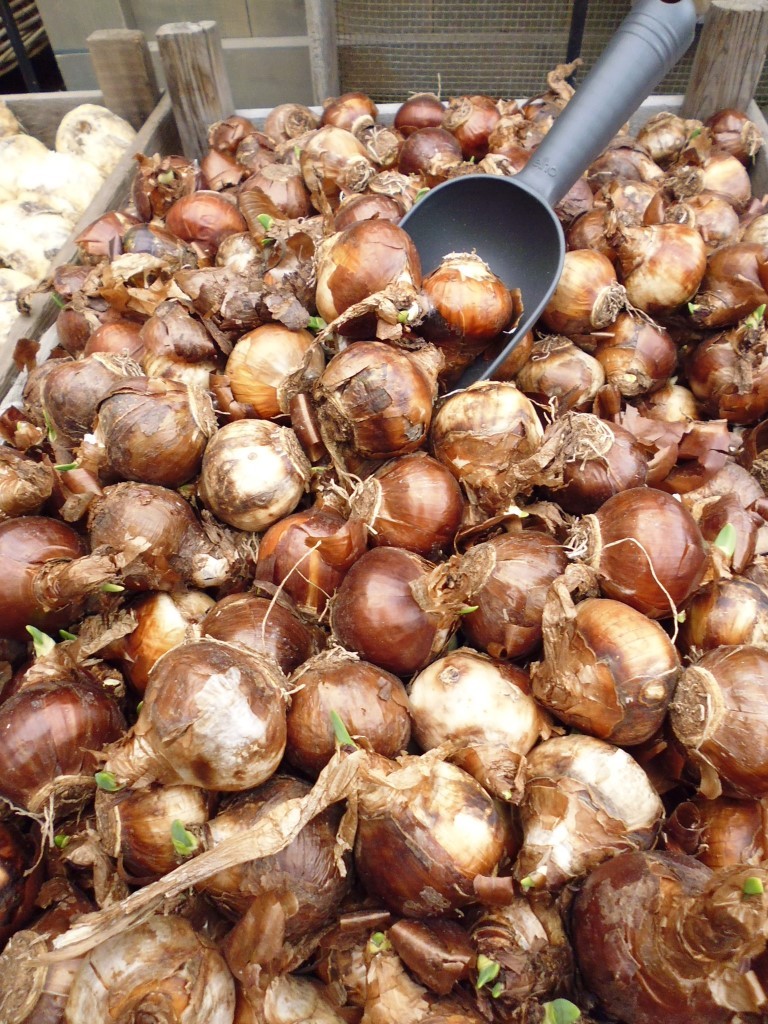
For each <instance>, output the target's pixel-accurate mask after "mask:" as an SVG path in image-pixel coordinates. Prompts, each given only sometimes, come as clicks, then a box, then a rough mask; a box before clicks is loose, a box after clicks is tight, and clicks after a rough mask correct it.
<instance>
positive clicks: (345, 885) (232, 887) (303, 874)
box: [200, 774, 351, 941]
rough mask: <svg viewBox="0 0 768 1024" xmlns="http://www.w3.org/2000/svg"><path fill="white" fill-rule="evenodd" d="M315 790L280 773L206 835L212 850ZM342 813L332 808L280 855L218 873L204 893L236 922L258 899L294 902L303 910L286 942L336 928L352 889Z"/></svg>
mask: <svg viewBox="0 0 768 1024" xmlns="http://www.w3.org/2000/svg"><path fill="white" fill-rule="evenodd" d="M310 788H311V786H310V784H309V783H308V782H305V781H303V780H300V779H295V778H292V777H290V776H288V775H282V774H279V775H275V776H273V778H271V779H269V780H268V781H267V782H265V783H263V784H262V785H261V786H259V787H258V788H256V789H254V790H252V791H250V792H249V793H244V794H242V795H240V796H237V797H233V798H232V799H230V800H228V801H227V802H226V803H225V804H224V806H223V807H221V808H220V810H219V812H218V814H217V815H216V816H215V817H214V818H211V820H210V821H209V822H208V825H207V826H206V828H205V829H204V830H203V841H204V844H205V846H206V848H208V849H215V848H216V846H217V845H218V844H219V843H222V842H223V841H225V840H226V839H228V838H229V837H231V836H234V835H243V834H244V833H245V832H247V831H248V830H249V829H252V828H253V827H254V826H255V825H256V824H257V823H258V822H259V820H260V819H261V818H262V817H263V816H264V815H265V814H266V813H268V812H272V811H274V810H275V809H276V808H278V807H280V806H281V804H286V805H288V803H289V801H292V800H297V799H300V798H302V797H305V796H306V795H307V793H308V792H309V790H310ZM341 814H342V808H341V807H340V806H335V807H329V808H326V810H324V811H322V812H321V813H320V814H318V815H317V816H316V817H315V818H313V819H312V820H311V821H310V822H308V823H307V825H306V826H305V827H304V828H303V829H302V830H301V831H300V832H299V834H298V835H297V836H296V838H295V839H294V840H293V841H292V842H291V843H289V844H288V845H287V846H286V847H285V848H284V849H282V850H281V851H279V852H278V853H275V854H273V855H271V856H268V857H261V858H257V859H255V860H250V861H246V862H245V863H244V864H239V865H237V866H236V867H232V868H228V869H225V870H223V871H218V872H217V873H216V874H215V875H212V876H211V877H210V878H208V879H207V880H206V881H205V882H204V883H202V885H201V886H200V889H201V891H203V892H205V893H206V895H207V896H208V898H209V899H211V900H213V902H214V903H215V905H216V906H217V907H219V908H220V909H221V910H223V912H224V913H225V914H227V916H231V917H235V918H237V917H240V916H241V915H242V914H244V913H246V912H247V910H248V908H249V907H250V906H251V904H252V903H253V902H254V900H258V899H265V898H266V899H269V898H270V897H281V896H282V897H286V896H290V897H293V898H295V900H296V902H297V904H298V906H297V907H296V911H295V913H293V914H292V915H290V917H289V918H288V920H287V921H286V939H287V940H288V941H296V940H298V939H300V938H302V937H306V936H308V935H311V934H313V933H314V932H315V931H316V930H317V929H319V928H322V927H324V926H325V925H327V924H328V923H330V921H331V920H332V919H333V916H334V914H335V913H336V912H337V911H338V907H339V904H340V902H341V901H342V900H343V898H344V897H345V896H346V894H347V892H348V890H349V888H350V885H351V878H350V876H349V873H348V872H346V866H345V865H344V864H343V862H340V863H337V861H336V857H335V851H336V832H337V830H338V827H339V823H340V820H341ZM347 859H348V858H347ZM342 868H343V869H344V870H342ZM344 872H346V873H344Z"/></svg>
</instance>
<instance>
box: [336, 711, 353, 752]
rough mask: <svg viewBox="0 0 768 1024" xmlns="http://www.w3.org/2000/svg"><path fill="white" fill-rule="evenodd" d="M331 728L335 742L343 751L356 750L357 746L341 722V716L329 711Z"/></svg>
mask: <svg viewBox="0 0 768 1024" xmlns="http://www.w3.org/2000/svg"><path fill="white" fill-rule="evenodd" d="M330 717H331V728H332V729H333V735H334V736H335V737H336V742H337V743H338V744H339V746H340V747H342V748H343V749H345V750H357V744H356V743H355V741H354V740H353V739H352V737H351V736H350V735H349V730H348V729H347V727H346V725H344V723H343V721H342V720H341V716H340V715H339V713H338V712H337V711H331V716H330Z"/></svg>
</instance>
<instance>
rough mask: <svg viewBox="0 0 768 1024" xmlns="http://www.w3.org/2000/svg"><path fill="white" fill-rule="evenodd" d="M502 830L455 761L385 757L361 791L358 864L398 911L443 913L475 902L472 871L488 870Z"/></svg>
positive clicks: (368, 883)
mask: <svg viewBox="0 0 768 1024" xmlns="http://www.w3.org/2000/svg"><path fill="white" fill-rule="evenodd" d="M425 756H426V755H425ZM505 833H506V828H505V825H504V823H503V820H502V818H501V816H500V814H499V812H498V810H497V809H496V806H495V804H494V802H493V801H492V800H491V798H490V797H489V796H488V794H487V793H486V791H485V790H484V789H483V788H482V787H481V786H480V784H479V783H477V782H475V780H474V779H473V778H472V777H471V776H470V775H468V774H467V773H466V772H464V771H462V770H461V769H460V768H457V767H456V766H455V765H452V764H449V763H447V762H445V761H432V762H431V763H430V761H429V759H427V760H425V757H422V758H411V759H409V760H408V761H407V762H406V763H402V762H401V763H399V764H398V765H396V764H394V763H393V762H387V761H386V760H385V759H383V758H382V759H381V762H380V768H378V763H377V768H375V769H374V771H373V778H372V783H371V784H370V785H368V786H367V787H366V788H365V789H364V790H363V791H362V792H361V799H360V818H359V824H358V831H357V838H356V840H355V867H356V869H357V872H358V874H359V876H360V879H361V881H362V882H363V884H364V885H365V887H366V889H367V890H368V892H369V893H371V894H372V895H375V896H377V897H378V898H379V899H381V900H383V902H384V903H385V904H386V905H387V906H389V907H390V908H391V909H392V910H394V911H396V912H397V913H399V914H402V915H403V916H405V917H416V918H424V917H442V916H445V915H450V914H451V913H452V912H454V911H456V910H459V909H460V908H462V907H465V906H468V905H470V904H472V903H474V902H475V899H476V897H475V894H474V891H473V889H472V879H473V878H474V876H475V875H477V874H491V873H492V872H493V870H494V868H495V867H496V866H497V865H498V863H499V861H500V860H501V857H502V855H503V853H504V847H505V842H506V835H505ZM470 837H471V838H470Z"/></svg>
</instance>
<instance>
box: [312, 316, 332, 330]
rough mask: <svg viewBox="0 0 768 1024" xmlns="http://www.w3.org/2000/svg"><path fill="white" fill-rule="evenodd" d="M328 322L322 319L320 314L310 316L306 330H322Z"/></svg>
mask: <svg viewBox="0 0 768 1024" xmlns="http://www.w3.org/2000/svg"><path fill="white" fill-rule="evenodd" d="M327 326H328V324H327V323H326V322H325V320H323V318H322V317H321V316H311V317H310V318H309V321H308V323H307V330H310V331H322V330H324V329H325V328H326V327H327Z"/></svg>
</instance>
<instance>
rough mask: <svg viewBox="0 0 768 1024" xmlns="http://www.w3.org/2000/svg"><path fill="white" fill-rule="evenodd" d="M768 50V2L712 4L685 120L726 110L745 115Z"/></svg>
mask: <svg viewBox="0 0 768 1024" xmlns="http://www.w3.org/2000/svg"><path fill="white" fill-rule="evenodd" d="M766 49H768V3H766V0H712V2H711V3H710V5H709V8H708V10H707V13H706V15H705V16H704V24H703V26H702V30H701V36H700V38H699V45H698V47H697V49H696V56H695V57H694V59H693V68H692V69H691V79H690V84H689V86H688V91H687V92H686V94H685V100H684V101H683V109H682V114H683V116H684V117H698V118H701V119H702V120H706V118H708V117H709V116H710V115H711V114H714V113H715V112H716V111H718V110H722V109H724V108H725V107H735V108H736V109H737V110H745V109H746V107H747V104H748V103H749V102H750V100H751V99H753V97H754V95H755V88H756V86H757V83H758V80H759V78H760V73H761V71H762V69H763V62H764V61H765V53H766Z"/></svg>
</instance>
